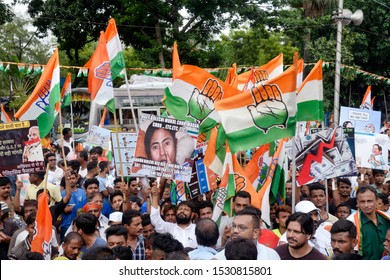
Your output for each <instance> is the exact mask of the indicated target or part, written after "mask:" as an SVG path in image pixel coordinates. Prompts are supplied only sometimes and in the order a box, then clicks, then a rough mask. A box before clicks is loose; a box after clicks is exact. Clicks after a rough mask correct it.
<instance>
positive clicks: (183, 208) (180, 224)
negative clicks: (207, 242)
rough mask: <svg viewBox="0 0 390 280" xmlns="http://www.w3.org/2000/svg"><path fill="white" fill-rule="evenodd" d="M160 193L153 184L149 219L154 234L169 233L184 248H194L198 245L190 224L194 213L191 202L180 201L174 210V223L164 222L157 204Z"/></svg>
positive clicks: (193, 226)
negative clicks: (153, 228) (154, 231)
mask: <svg viewBox="0 0 390 280" xmlns="http://www.w3.org/2000/svg"><path fill="white" fill-rule="evenodd" d="M159 194H160V191H159V189H158V187H157V184H153V187H152V207H151V214H150V219H151V221H152V224H153V226H154V227H155V230H156V232H159V233H170V234H172V236H173V237H174V238H175V239H177V240H179V241H180V242H181V243H182V244H183V246H184V248H185V247H190V248H196V247H198V243H197V242H196V236H195V225H194V224H193V223H192V218H193V214H194V213H195V207H194V205H193V203H192V202H191V201H182V202H180V204H179V205H178V207H177V210H176V223H175V224H174V223H168V222H165V221H164V220H163V219H162V218H161V216H160V207H159V205H158V202H159V200H160V198H159Z"/></svg>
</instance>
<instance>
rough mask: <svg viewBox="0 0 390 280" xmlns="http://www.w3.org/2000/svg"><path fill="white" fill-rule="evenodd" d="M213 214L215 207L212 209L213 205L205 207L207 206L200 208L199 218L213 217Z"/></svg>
mask: <svg viewBox="0 0 390 280" xmlns="http://www.w3.org/2000/svg"><path fill="white" fill-rule="evenodd" d="M212 216H213V209H211V207H205V208H202V209H199V218H201V219H205V218H209V219H211V218H212Z"/></svg>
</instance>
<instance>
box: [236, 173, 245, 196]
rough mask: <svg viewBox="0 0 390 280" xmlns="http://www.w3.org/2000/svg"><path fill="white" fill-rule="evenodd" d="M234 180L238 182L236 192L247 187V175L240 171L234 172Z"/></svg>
mask: <svg viewBox="0 0 390 280" xmlns="http://www.w3.org/2000/svg"><path fill="white" fill-rule="evenodd" d="M234 182H235V183H236V192H238V191H240V190H242V189H244V188H245V187H246V182H245V177H244V176H241V175H240V174H238V173H234Z"/></svg>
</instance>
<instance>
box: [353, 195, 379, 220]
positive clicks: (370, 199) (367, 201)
mask: <svg viewBox="0 0 390 280" xmlns="http://www.w3.org/2000/svg"><path fill="white" fill-rule="evenodd" d="M356 201H357V204H356V205H357V207H358V208H359V209H360V210H362V212H363V213H364V214H365V215H367V216H369V215H371V214H372V213H374V212H375V210H376V209H377V200H376V197H375V194H374V193H373V192H372V191H366V192H364V193H359V194H358V195H357V196H356Z"/></svg>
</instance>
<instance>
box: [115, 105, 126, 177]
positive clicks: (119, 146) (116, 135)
mask: <svg viewBox="0 0 390 280" xmlns="http://www.w3.org/2000/svg"><path fill="white" fill-rule="evenodd" d="M114 125H115V137H116V143H117V145H118V157H119V172H120V174H121V181H122V183H125V180H124V178H123V167H122V155H121V145H119V135H118V121H117V119H116V109H115V112H114Z"/></svg>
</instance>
